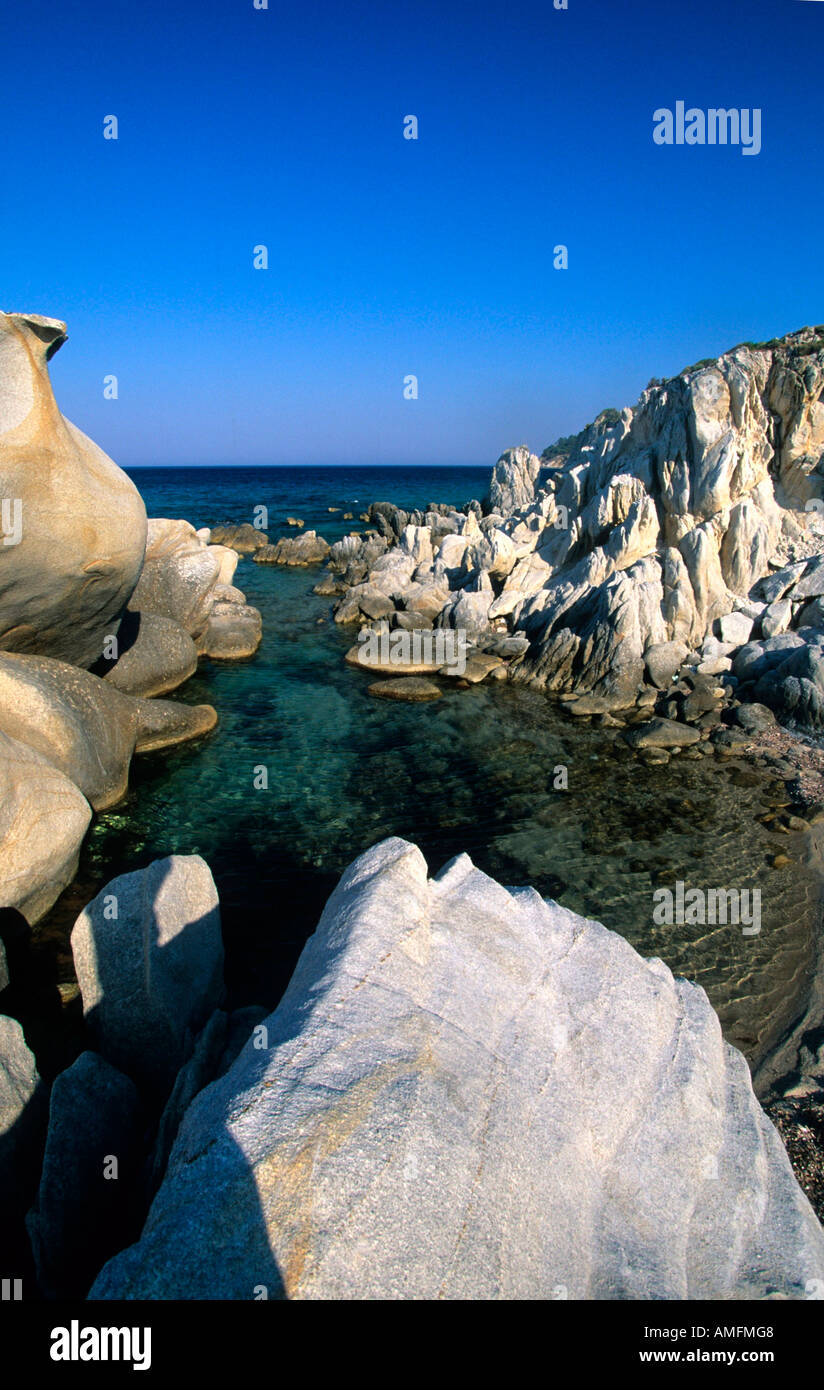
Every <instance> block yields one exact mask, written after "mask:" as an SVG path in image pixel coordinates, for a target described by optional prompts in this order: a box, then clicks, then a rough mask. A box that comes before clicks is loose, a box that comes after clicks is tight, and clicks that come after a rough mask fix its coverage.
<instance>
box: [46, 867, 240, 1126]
mask: <svg viewBox="0 0 824 1390" xmlns="http://www.w3.org/2000/svg"><path fill="white" fill-rule="evenodd" d="M71 946H72V955H73V957H74V966H75V971H76V973H77V982H78V984H79V986H80V993H81V995H82V998H83V1013H84V1016H85V1020H86V1027H87V1029H88V1031H89V1036H90V1037H91V1039H92V1041H93V1044H94V1046H95V1047H96V1048H97V1050H98V1051H99V1052H100V1053H101V1054H102V1055H103V1056H104V1057H105V1058H106V1059H107V1060H108V1061H110V1062H111V1063H112V1065H113V1066H115V1067H118V1068H119V1069H120V1070H121V1071H123V1072H125V1073H126V1075H127V1076H130V1077H131V1078H132V1079H133V1080H134V1081H135V1082H136V1083H137V1084H138V1086H139V1087H141V1088H143V1089H144V1090H145V1091H146V1093H147V1095H150V1096H152V1097H160V1098H161V1099H164V1100H165V1098H166V1096H167V1095H168V1093H169V1091H170V1090H171V1088H172V1085H173V1083H174V1080H175V1077H176V1076H177V1073H178V1072H179V1070H180V1068H181V1067H182V1066H183V1064H184V1062H186V1061H187V1060H188V1058H189V1056H190V1055H191V1052H192V1047H193V1045H194V1039H195V1037H196V1035H197V1033H198V1032H199V1030H200V1029H201V1028H202V1027H203V1024H204V1023H205V1022H206V1019H207V1018H208V1017H209V1015H210V1014H211V1013H212V1011H213V1010H214V1009H215V1008H216V1007H217V1006H218V1004H219V1003H220V1001H221V998H222V993H223V941H222V937H221V931H220V909H219V907H218V900H217V891H216V889H215V885H214V881H213V879H212V875H211V873H210V872H209V867H208V865H207V864H206V863H204V861H203V860H202V859H201V858H200V857H199V855H172V856H171V857H170V858H168V859H158V860H156V861H155V862H154V863H153V864H150V865H149V867H148V868H147V869H138V870H137V871H136V872H135V873H131V874H122V875H121V876H120V877H119V878H116V879H113V880H112V882H111V883H109V884H107V885H106V887H105V888H104V889H103V890H102V892H100V893H98V895H97V897H96V898H94V899H93V901H92V902H90V903H89V905H88V907H86V908H84V910H83V912H81V914H80V916H79V917H78V919H77V922H76V923H75V926H74V929H73V931H72V935H71Z"/></svg>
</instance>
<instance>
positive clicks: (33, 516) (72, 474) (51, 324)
mask: <svg viewBox="0 0 824 1390" xmlns="http://www.w3.org/2000/svg"><path fill="white" fill-rule="evenodd" d="M65 340H66V325H65V324H64V323H61V322H60V321H59V320H57V319H48V318H42V317H41V316H40V315H38V314H0V497H2V498H3V499H4V506H6V505H9V504H10V512H11V515H10V517H8V518H5V520H6V521H11V523H12V524H11V526H8V525H7V526H6V534H5V535H4V537H3V543H2V544H0V649H1V650H4V651H16V652H34V653H37V654H39V655H42V656H53V657H58V658H59V659H60V660H62V661H68V662H71V663H72V664H74V665H78V666H91V665H93V663H94V662H95V661H97V659H98V658H99V656H100V655H101V653H102V651H103V648H104V644H105V640H106V638H107V637H109V636H111V635H112V634H113V633H116V631H117V626H118V621H119V618H120V615H121V613H122V612H123V609H124V608H125V606H126V603H127V601H128V599H129V597H130V595H131V593H132V591H133V590H134V588H135V585H136V584H137V581H138V578H139V576H140V570H141V566H142V563H143V551H144V545H145V540H146V509H145V507H144V506H143V501H142V499H141V497H140V494H139V493H138V491H137V489H136V487H135V486H134V484H133V483H132V482H131V481H130V479H129V478H128V477H127V476H126V474H125V473H123V472H122V471H121V469H119V468H118V467H117V465H116V464H115V463H113V462H112V460H111V459H110V458H108V457H107V455H106V454H104V453H103V451H102V449H99V448H98V447H97V445H96V444H94V443H93V442H92V440H91V439H88V438H87V436H86V435H85V434H83V433H82V432H81V431H80V430H79V429H77V427H76V426H75V425H73V424H71V422H70V421H69V420H66V419H65V417H64V416H63V415H61V414H60V411H59V409H58V407H57V403H56V402H55V399H54V396H53V394H52V387H51V382H50V380H49V370H48V361H49V359H50V358H51V357H52V356H53V355H54V353H55V352H56V351H57V349H58V348H59V347H60V345H61V344H62V343H64V342H65ZM15 514H16V516H17V520H18V521H19V537H17V538H16V531H15Z"/></svg>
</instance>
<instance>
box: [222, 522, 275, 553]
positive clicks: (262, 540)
mask: <svg viewBox="0 0 824 1390" xmlns="http://www.w3.org/2000/svg"><path fill="white" fill-rule="evenodd" d="M209 539H210V541H211V543H212V545H225V546H227V547H228V548H229V549H230V550H234V551H235V552H236V554H238V555H254V553H255V551H256V550H262V549H263V547H264V546H265V545H268V544H269V537H268V536H267V534H266V532H265V531H260V530H258V528H257V527H256V526H252V524H251V523H250V522H248V521H243V522H240V523H239V524H234V523H232V522H226V523H225V524H224V525H222V526H213V527H212V529H211V534H210V537H209Z"/></svg>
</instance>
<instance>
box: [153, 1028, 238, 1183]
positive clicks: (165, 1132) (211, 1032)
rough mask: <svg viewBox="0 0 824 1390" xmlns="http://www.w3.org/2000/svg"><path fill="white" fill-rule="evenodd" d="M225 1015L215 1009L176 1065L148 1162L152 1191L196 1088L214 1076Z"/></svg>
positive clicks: (222, 1045)
mask: <svg viewBox="0 0 824 1390" xmlns="http://www.w3.org/2000/svg"><path fill="white" fill-rule="evenodd" d="M228 1024H229V1015H228V1014H226V1013H224V1011H223V1010H222V1009H215V1011H214V1013H213V1014H212V1015H211V1016H210V1018H209V1019H208V1021H207V1023H206V1024H205V1026H204V1027H203V1028H202V1029H201V1030H200V1032H199V1033H198V1035H197V1037H196V1039H195V1041H194V1046H193V1049H192V1055H191V1057H190V1058H189V1060H188V1061H187V1062H185V1063H184V1065H183V1066H182V1067H181V1068H180V1071H179V1072H178V1074H177V1076H176V1077H175V1084H174V1086H173V1088H172V1093H171V1095H170V1096H169V1099H168V1100H167V1102H166V1104H165V1106H164V1107H163V1114H162V1115H161V1117H160V1123H159V1124H158V1127H157V1135H156V1136H155V1142H154V1147H153V1149H152V1154H151V1158H150V1161H149V1188H150V1191H151V1192H152V1194H154V1192H156V1190H157V1188H158V1187H159V1186H160V1184H161V1182H162V1180H163V1174H164V1173H165V1171H166V1165H167V1163H168V1161H169V1154H170V1153H171V1151H172V1145H173V1144H174V1141H175V1136H176V1135H177V1131H178V1129H179V1128H180V1122H181V1120H182V1119H183V1116H184V1115H185V1114H186V1111H187V1110H188V1108H189V1106H190V1105H191V1103H192V1101H193V1100H194V1098H195V1096H196V1095H197V1094H198V1092H199V1091H202V1090H203V1087H204V1086H208V1084H209V1082H210V1081H213V1080H214V1078H215V1077H216V1076H217V1075H218V1072H219V1070H220V1067H221V1062H222V1059H223V1056H224V1053H225V1050H226V1045H227V1041H228Z"/></svg>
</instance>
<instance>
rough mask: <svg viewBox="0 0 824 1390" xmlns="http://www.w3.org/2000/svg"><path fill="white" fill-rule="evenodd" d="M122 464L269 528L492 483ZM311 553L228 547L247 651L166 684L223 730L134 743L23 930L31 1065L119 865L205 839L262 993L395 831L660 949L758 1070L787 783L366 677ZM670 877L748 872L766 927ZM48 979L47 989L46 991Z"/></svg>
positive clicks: (812, 939)
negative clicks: (678, 889)
mask: <svg viewBox="0 0 824 1390" xmlns="http://www.w3.org/2000/svg"><path fill="white" fill-rule="evenodd" d="M129 472H130V475H131V477H132V478H133V480H134V482H135V483H136V485H137V487H138V488H139V490H140V492H141V493H142V495H143V497H144V499H145V502H146V507H147V511H148V513H149V515H150V516H156V517H170V518H184V519H186V520H187V521H190V522H191V523H192V524H193V525H194V526H196V527H201V526H213V525H217V524H219V523H222V522H243V521H252V522H253V521H254V520H255V519H256V518H260V517H261V516H264V515H265V517H266V520H267V526H266V530H267V532H268V534H269V536H270V538H271V539H272V540H273V541H274V540H277V539H278V538H279V537H280V536H283V535H296V534H297V532H296V531H295V530H294V529H293V528H290V527H289V526H288V525H287V524H286V517H287V516H295V517H299V518H301V519H302V520H303V521H304V523H305V527H304V529H305V530H309V529H314V530H316V531H318V532H319V533H320V534H321V535H323V536H324V537H326V539H327V540H329V541H330V542H332V541H334V540H337V539H338V538H339V537H340V536H342V535H344V534H345V533H346V532H347V531H350V530H353V529H355V530H361V529H363V527H364V523H363V522H362V521H361V520H360V519H359V517H360V513H361V512H363V511H365V510H366V509H367V507H368V506H369V504H370V503H371V502H374V501H392V502H395V503H397V504H398V505H400V506H402V507H405V508H414V507H420V508H425V507H426V506H427V504H428V503H430V502H446V503H451V504H453V505H458V506H461V505H464V504H465V503H466V502H467V501H468V500H470V499H471V498H478V499H480V498H482V497H483V495H484V493H485V492H486V490H487V487H488V484H489V469H488V468H482V469H481V468H478V469H475V468H457V467H448V466H446V467H431V468H423V467H419V468H409V469H402V468H367V467H329V468H317V467H305V468H302V467H295V468H252V467H249V468H201V467H191V468H179V467H178V468H163V467H153V468H134V469H131V470H129ZM260 508H265V509H266V511H265V514H264V513H262V512H261V511H260V510H259V509H260ZM345 512H351V513H352V514H353V519H352V520H348V519H344V513H345ZM321 573H322V571H321V570H320V569H288V568H281V567H277V566H271V565H256V564H255V563H254V562H253V561H252V560H251V558H248V557H247V558H242V559H241V560H240V562H239V564H238V568H237V572H236V575H235V580H234V582H235V584H236V585H237V586H238V587H239V588H240V589H242V590H243V592H244V593H245V594H246V597H247V600H248V602H249V603H251V604H253V605H255V607H257V608H259V609H260V611H261V613H262V616H263V644H262V646H261V648H260V650H259V651H258V653H257V654H256V655H255V656H254V657H253V658H251V659H249V660H248V661H241V662H220V661H211V660H204V661H202V662H201V664H200V667H199V668H198V671H197V673H196V675H195V676H194V677H193V678H192V679H191V680H190V681H188V682H187V684H186V685H185V686H184V687H182V688H181V689H180V690H179V691H177V692H175V694H174V696H173V697H172V698H174V699H180V700H183V701H186V702H190V703H209V704H212V705H214V706H215V708H216V709H217V711H218V714H219V724H218V727H217V729H216V730H215V731H214V733H212V734H211V735H210V736H208V737H207V738H205V739H203V740H201V741H199V742H198V743H193V744H188V745H185V746H182V747H180V748H177V749H173V750H171V751H169V752H165V753H155V754H149V755H143V756H140V757H137V758H135V759H134V761H133V763H132V771H131V776H130V784H129V790H128V794H127V796H126V797H125V799H124V800H123V801H122V802H121V803H120V804H118V805H117V806H115V807H113V808H112V809H111V810H109V811H107V812H104V813H103V814H101V815H99V816H97V817H96V818H95V820H94V822H93V825H92V828H91V830H90V832H89V834H88V836H87V838H86V841H85V844H84V847H83V851H82V856H81V862H80V867H79V872H78V875H77V878H76V880H75V882H74V883H73V884H72V885H71V886H70V888H69V889H68V890H67V891H66V892H65V893H64V894H63V896H62V897H61V899H60V900H59V901H58V903H57V904H56V906H55V908H54V909H53V910H52V912H51V913H50V914H49V916H48V918H46V919H45V920H44V922H43V923H41V924H40V926H39V927H38V928H37V931H36V933H35V944H34V955H33V964H32V976H31V978H32V980H33V981H35V982H36V984H35V985H33V989H32V999H31V1000H28V1001H22V1002H20V1003H19V1004H18V1011H19V1014H20V1015H22V1016H23V1017H24V1021H26V1018H25V1016H26V1014H27V1012H28V1015H29V1017H28V1030H27V1031H29V1032H31V1035H32V1036H33V1038H34V1041H35V1046H36V1050H37V1051H38V1061H39V1064H40V1067H41V1071H42V1072H43V1073H44V1074H45V1075H46V1076H48V1075H49V1074H53V1073H54V1072H55V1071H56V1070H57V1069H58V1068H59V1067H60V1066H64V1065H66V1064H67V1057H68V1059H69V1060H71V1052H72V1050H73V1049H77V1048H79V1047H80V1046H81V1045H82V1035H81V1033H80V1030H79V1009H80V1004H79V1000H78V998H77V992H76V986H75V985H74V983H73V981H74V976H73V970H72V962H71V953H70V949H69V945H68V937H69V932H70V930H71V926H72V924H73V922H74V920H75V918H76V916H77V914H78V912H79V911H80V909H81V908H82V907H83V906H84V905H85V903H86V902H88V901H89V900H90V898H91V897H92V896H94V894H95V893H97V892H98V891H100V890H101V889H102V888H103V887H104V886H105V885H106V884H107V883H108V882H110V881H111V879H113V878H114V877H115V876H117V875H118V874H121V873H124V872H128V871H131V870H134V869H138V868H141V867H143V866H144V865H146V864H148V863H150V862H151V861H152V860H153V859H156V858H159V857H163V856H165V855H169V854H199V855H202V856H203V858H204V859H205V860H206V861H207V862H208V864H209V866H210V868H211V870H212V873H213V875H214V878H215V881H216V883H217V887H218V891H219V895H220V901H221V912H222V920H223V930H224V942H225V948H226V974H227V986H228V1000H227V1003H228V1006H229V1007H240V1006H242V1005H246V1004H261V1005H264V1006H266V1007H267V1008H271V1007H273V1006H274V1005H275V1004H276V1003H277V1000H278V998H279V997H280V994H281V993H282V991H283V989H284V988H285V986H286V984H287V982H288V980H289V977H290V975H291V973H292V971H293V969H294V966H295V963H296V961H297V958H298V956H299V954H300V951H301V949H302V947H303V944H304V943H305V941H306V939H307V937H308V936H309V935H310V934H311V932H312V931H313V930H314V928H315V926H316V925H317V922H318V919H319V917H320V914H321V911H322V909H323V906H324V903H325V901H326V899H327V898H328V896H329V894H330V892H331V890H332V889H333V888H334V886H335V884H336V882H337V880H338V878H339V876H340V874H341V872H342V871H343V870H344V869H345V868H346V867H347V866H348V865H349V864H350V863H351V862H352V860H353V859H355V858H356V856H357V855H359V854H361V853H363V851H364V850H366V849H368V848H369V847H370V846H371V845H374V844H375V843H376V842H378V841H379V840H382V839H384V838H385V837H387V836H401V837H403V838H404V839H406V840H409V841H413V842H414V843H415V844H417V845H418V846H419V847H420V849H421V850H422V852H423V853H424V855H425V856H426V859H427V862H428V864H429V866H430V869H431V871H432V872H433V873H434V872H437V871H438V870H439V869H441V868H442V866H443V865H444V864H446V863H447V862H448V861H449V860H450V859H452V858H453V857H454V856H455V855H458V854H461V853H466V854H468V855H470V856H471V858H472V860H473V861H474V863H475V864H476V865H477V866H478V867H479V868H480V869H482V870H484V871H485V872H487V873H489V874H491V875H493V876H494V877H495V878H496V879H498V881H499V882H501V883H503V884H505V885H511V886H519V885H523V884H529V885H531V886H532V887H534V888H535V889H537V891H538V892H539V893H541V894H542V895H543V896H544V897H549V898H554V899H556V900H557V901H558V902H560V903H562V904H563V905H564V906H566V907H569V908H571V909H573V910H574V911H576V912H579V913H581V914H583V915H584V916H586V917H590V918H595V919H597V920H598V921H600V922H603V923H604V924H605V925H606V926H607V927H610V928H612V929H614V930H615V931H617V932H620V933H621V934H622V935H623V936H625V937H626V938H627V940H628V941H630V942H631V943H632V945H633V946H635V947H636V948H637V949H638V950H639V951H640V952H642V954H644V955H646V956H657V957H660V958H661V959H663V960H664V961H665V962H666V963H667V964H668V965H669V966H670V967H671V968H672V969H673V971H674V972H675V973H676V974H678V975H682V976H685V977H686V978H688V979H690V980H693V981H695V982H696V983H698V984H699V985H701V986H703V987H704V988H705V989H706V991H707V993H708V995H709V997H710V999H711V1001H712V1003H713V1005H714V1006H715V1008H716V1010H717V1011H718V1013H719V1016H720V1019H721V1023H722V1027H723V1031H724V1033H725V1035H726V1037H727V1038H728V1039H729V1041H731V1042H732V1043H734V1044H735V1045H736V1046H737V1047H739V1048H740V1049H741V1050H742V1051H743V1052H744V1053H745V1055H746V1056H747V1057H748V1059H749V1060H750V1063H751V1066H752V1067H753V1069H754V1070H756V1069H757V1068H758V1066H759V1064H760V1063H761V1062H762V1061H763V1060H764V1058H765V1057H766V1056H767V1055H768V1054H769V1053H770V1051H771V1049H773V1048H775V1046H776V1045H777V1043H778V1041H779V1040H780V1039H781V1038H782V1037H783V1036H785V1035H786V1033H787V1032H788V1030H789V1029H790V1028H791V1027H792V1025H793V1023H794V1021H795V1020H796V1019H797V1018H798V1016H799V1013H800V1012H801V1010H802V1009H803V1007H804V1000H805V997H806V993H807V991H808V990H809V986H810V982H811V979H812V977H813V974H814V971H815V966H816V939H817V928H818V899H819V891H820V885H819V880H818V876H817V874H815V873H813V872H812V870H810V871H808V870H806V869H805V868H804V867H803V866H799V864H797V863H794V864H791V865H790V866H788V867H785V868H783V869H781V868H774V867H772V861H773V859H774V858H775V856H776V836H775V834H774V833H773V832H772V831H771V830H770V828H769V827H768V826H767V825H765V824H764V823H763V817H764V816H765V813H766V812H768V811H769V809H770V808H771V807H775V806H776V805H780V804H781V802H782V800H783V801H784V802H786V793H785V789H784V786H783V783H781V782H776V781H775V780H772V779H771V778H770V776H769V774H765V773H764V772H762V771H759V770H757V769H755V768H752V767H750V766H747V765H746V764H745V763H743V762H742V761H740V760H737V759H731V760H729V761H726V762H722V761H718V760H716V759H714V758H712V757H708V758H704V759H702V760H700V761H687V760H683V759H680V758H673V759H672V761H671V762H670V763H669V764H668V765H667V766H664V767H647V766H645V765H643V764H642V763H641V762H639V761H637V760H636V759H635V758H634V757H632V756H627V754H626V750H625V749H624V748H623V747H622V746H620V741H619V740H617V739H616V731H615V730H610V729H605V728H597V727H594V726H592V725H588V724H583V725H582V724H581V723H580V722H576V721H574V720H573V719H571V718H570V717H569V716H566V715H565V714H564V712H563V710H562V709H561V708H560V707H559V706H558V705H557V704H556V703H554V702H553V701H552V700H550V699H549V698H547V697H546V696H545V695H544V694H543V693H541V692H539V691H536V690H530V689H528V688H524V687H516V686H512V685H509V684H507V683H491V684H483V685H480V686H474V687H472V688H470V689H466V690H458V689H453V690H450V691H448V692H447V693H446V694H445V695H444V697H443V698H442V699H440V700H438V701H434V702H432V703H427V704H423V705H415V704H405V703H404V704H402V703H396V702H390V701H384V700H380V699H376V698H374V697H373V696H370V695H369V693H368V686H369V684H370V677H369V676H368V675H367V674H366V673H364V672H361V671H359V670H357V669H355V668H353V667H352V666H350V665H347V664H346V663H345V661H344V656H345V653H346V651H347V649H348V648H349V647H350V646H351V644H352V641H353V632H352V629H351V628H350V629H345V628H341V627H340V626H338V625H336V624H335V623H334V621H333V620H332V609H331V605H330V601H329V599H328V598H322V597H319V596H318V595H316V594H314V593H313V586H314V585H315V584H316V583H317V581H318V579H319V578H320V575H321ZM261 769H264V770H265V776H263V777H262V776H261ZM559 769H565V770H566V775H565V776H564V775H561V776H559V775H558V770H559ZM780 848H782V849H784V848H786V839H785V841H784V842H782V844H781V846H780ZM679 881H680V882H682V883H685V884H686V885H687V886H688V887H698V888H702V889H704V890H709V889H711V888H730V887H734V888H737V889H739V890H742V889H747V888H748V889H750V890H753V889H759V890H760V891H761V895H762V907H761V931H760V933H758V934H757V935H746V934H744V933H743V932H742V930H741V927H740V926H735V925H726V926H724V925H717V926H700V925H693V926H689V925H680V926H679V925H656V923H655V921H654V919H653V903H654V899H653V895H654V893H655V890H656V889H657V888H660V887H670V888H674V887H675V885H676V883H677V882H679ZM46 996H48V998H50V999H52V1000H58V999H59V1010H58V1009H57V1006H55V1008H52V1009H51V1011H49V1010H48V1009H46V1010H45V1011H44V1009H43V1007H42V1006H43V1002H44V998H45V997H46ZM58 1017H59V1026H56V1020H57V1019H58Z"/></svg>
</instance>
